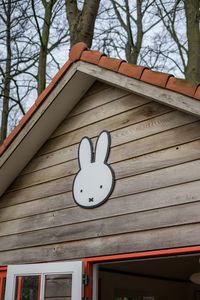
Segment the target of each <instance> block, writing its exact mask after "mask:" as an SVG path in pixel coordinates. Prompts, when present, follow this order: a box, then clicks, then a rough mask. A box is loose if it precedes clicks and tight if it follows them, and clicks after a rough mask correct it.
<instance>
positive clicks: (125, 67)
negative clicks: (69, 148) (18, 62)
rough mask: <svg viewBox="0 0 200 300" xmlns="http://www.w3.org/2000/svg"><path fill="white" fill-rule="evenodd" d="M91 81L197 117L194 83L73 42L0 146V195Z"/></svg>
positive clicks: (198, 107) (197, 96) (197, 92)
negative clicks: (63, 61) (56, 70)
mask: <svg viewBox="0 0 200 300" xmlns="http://www.w3.org/2000/svg"><path fill="white" fill-rule="evenodd" d="M96 79H97V80H100V81H102V82H105V83H107V84H111V85H113V86H116V87H118V88H122V89H124V90H126V91H128V92H132V93H134V94H137V95H141V96H142V97H145V98H147V99H152V100H154V101H157V102H160V103H162V104H165V105H168V106H170V107H174V108H177V109H179V110H182V111H185V112H187V113H190V114H193V115H195V116H200V103H199V102H198V101H197V100H199V99H200V87H198V86H197V85H195V84H193V83H188V82H187V81H184V80H179V79H175V78H173V77H172V76H171V75H167V74H162V73H157V72H152V71H149V70H147V69H145V68H144V67H139V66H133V65H130V64H127V63H126V62H124V61H122V60H118V59H112V58H107V57H106V56H105V55H103V54H101V53H99V52H97V51H91V50H88V49H87V47H86V45H85V44H84V43H78V44H76V45H75V46H74V47H73V48H72V50H71V52H70V59H69V61H68V62H67V63H66V64H65V65H64V67H63V68H62V69H61V70H60V72H59V73H58V74H57V75H56V76H55V77H54V78H53V80H52V83H51V84H50V85H49V86H48V87H47V89H46V90H45V91H44V92H43V93H42V95H41V96H40V97H39V98H38V99H37V100H36V103H35V104H34V105H33V107H32V108H31V109H30V111H29V112H28V113H27V114H26V115H25V116H24V118H23V119H22V121H21V122H20V123H19V125H18V126H17V127H16V129H15V130H14V131H13V133H11V135H10V136H9V137H8V138H7V139H6V140H5V142H4V144H3V145H2V146H1V148H0V149H1V151H0V153H1V154H2V156H1V171H0V177H1V178H2V180H1V182H0V191H1V194H2V193H3V192H4V191H5V190H6V188H7V187H8V186H9V185H10V183H11V182H12V181H13V180H14V178H15V177H16V176H17V174H19V172H20V171H21V170H22V169H23V168H24V166H25V165H26V164H27V163H28V161H29V160H30V159H31V158H32V157H33V155H34V154H35V153H36V152H37V151H38V149H39V148H40V147H41V145H42V144H43V143H44V142H45V141H46V139H47V138H48V137H49V136H50V135H51V134H52V132H53V131H54V130H55V128H56V127H57V126H58V125H59V124H60V122H61V121H62V120H63V119H64V118H65V116H66V115H67V114H68V113H69V112H70V111H71V110H72V109H73V107H74V106H75V105H76V103H77V102H78V101H79V100H80V98H81V97H82V96H83V95H84V94H85V92H86V91H87V90H88V89H89V88H90V87H91V86H92V84H93V83H94V81H95V80H96ZM149 83H150V84H149ZM174 91H176V92H174ZM177 92H178V93H177ZM180 92H181V93H182V94H180ZM183 94H185V95H183ZM5 150H6V151H5Z"/></svg>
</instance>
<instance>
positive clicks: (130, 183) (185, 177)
mask: <svg viewBox="0 0 200 300" xmlns="http://www.w3.org/2000/svg"><path fill="white" fill-rule="evenodd" d="M73 179H74V176H67V177H63V178H60V179H55V180H52V181H49V182H47V183H42V184H38V185H35V186H30V187H28V188H24V189H21V190H19V191H15V192H10V193H7V194H6V195H5V197H4V199H3V200H4V201H9V200H10V199H13V204H14V203H22V202H26V201H31V200H35V199H39V198H43V197H49V196H53V195H57V194H59V193H67V192H70V191H71V190H72V183H73ZM198 179H200V160H195V161H191V162H188V163H184V164H180V165H176V166H172V167H168V168H163V169H160V170H156V171H151V172H147V173H144V174H139V175H137V176H130V177H126V178H123V179H116V182H115V187H114V191H113V193H112V195H111V196H110V198H113V197H120V196H124V195H129V194H133V193H139V192H143V191H147V190H152V189H157V188H162V187H165V186H170V185H174V184H180V183H182V182H189V181H192V180H198ZM1 205H2V202H1Z"/></svg>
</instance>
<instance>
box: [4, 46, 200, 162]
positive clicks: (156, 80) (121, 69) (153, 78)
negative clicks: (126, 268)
mask: <svg viewBox="0 0 200 300" xmlns="http://www.w3.org/2000/svg"><path fill="white" fill-rule="evenodd" d="M77 60H81V61H85V62H88V63H92V64H95V65H98V66H99V67H102V68H105V69H109V70H112V71H115V72H118V73H120V74H123V75H125V76H129V77H132V78H135V79H138V80H141V81H144V82H146V83H149V84H152V85H157V86H160V87H162V88H166V89H169V90H172V91H174V92H177V93H181V94H184V95H187V96H190V97H194V98H195V99H197V100H200V85H199V86H198V87H197V85H196V84H195V83H194V82H189V81H186V80H183V79H177V78H174V77H173V76H172V75H169V74H164V73H159V72H152V71H150V70H148V69H147V68H145V67H142V66H136V65H132V64H128V63H127V62H124V61H123V60H121V59H116V58H109V57H106V56H105V55H104V54H103V53H100V52H99V51H94V50H89V49H88V47H87V45H86V44H85V43H82V42H80V43H77V44H76V45H74V46H73V47H72V48H71V51H70V53H69V60H68V61H67V62H66V63H65V64H64V66H63V67H62V68H61V69H60V71H59V72H58V73H57V74H56V75H55V76H54V78H53V79H52V82H51V83H50V84H49V85H48V87H47V88H46V89H45V90H44V91H43V92H42V93H41V95H40V96H39V97H38V98H37V100H36V102H35V104H34V105H33V106H32V107H31V108H30V109H29V111H28V112H27V113H26V114H25V116H24V117H23V118H22V120H21V121H20V122H19V124H18V126H17V127H16V128H15V129H14V130H13V131H12V132H11V134H10V135H9V136H8V137H7V138H6V139H5V141H4V143H3V145H1V147H0V156H1V155H2V154H3V153H4V151H5V150H6V149H7V147H8V146H9V145H10V143H11V142H12V141H13V140H14V139H15V137H16V136H17V134H18V133H19V132H20V130H21V128H22V127H23V126H24V125H25V124H26V123H27V122H28V120H29V119H30V118H31V117H32V115H33V114H34V112H35V111H36V109H37V107H38V106H39V105H41V104H42V102H43V101H44V100H45V99H46V97H47V96H48V95H49V93H50V92H51V91H52V90H53V88H54V86H55V85H56V84H57V83H58V81H59V80H60V79H61V77H62V76H63V75H64V74H65V73H66V71H67V70H68V69H69V68H70V66H71V65H72V63H73V62H75V61H77Z"/></svg>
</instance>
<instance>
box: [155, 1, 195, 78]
mask: <svg viewBox="0 0 200 300" xmlns="http://www.w3.org/2000/svg"><path fill="white" fill-rule="evenodd" d="M156 6H157V9H158V14H159V16H160V18H161V19H162V22H163V24H164V27H165V29H166V31H167V32H168V34H169V37H170V38H171V40H172V42H170V41H169V40H168V51H167V52H166V53H162V55H164V56H167V57H168V59H169V60H171V63H173V64H174V65H175V66H176V68H177V69H179V70H180V71H181V72H182V73H183V74H184V76H185V78H186V79H188V80H195V81H200V27H199V24H200V12H199V9H200V1H199V0H185V1H183V0H176V1H172V0H171V1H166V0H157V1H156ZM170 44H171V45H170Z"/></svg>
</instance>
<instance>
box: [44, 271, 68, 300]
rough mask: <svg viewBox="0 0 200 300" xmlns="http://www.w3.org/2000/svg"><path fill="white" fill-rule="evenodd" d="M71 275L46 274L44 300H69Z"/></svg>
mask: <svg viewBox="0 0 200 300" xmlns="http://www.w3.org/2000/svg"><path fill="white" fill-rule="evenodd" d="M71 289H72V275H63V274H59V275H47V276H46V277H45V298H44V299H45V300H54V299H61V300H71Z"/></svg>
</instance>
